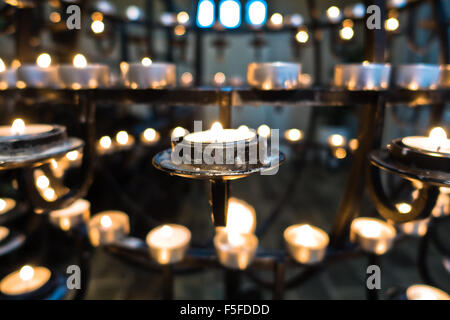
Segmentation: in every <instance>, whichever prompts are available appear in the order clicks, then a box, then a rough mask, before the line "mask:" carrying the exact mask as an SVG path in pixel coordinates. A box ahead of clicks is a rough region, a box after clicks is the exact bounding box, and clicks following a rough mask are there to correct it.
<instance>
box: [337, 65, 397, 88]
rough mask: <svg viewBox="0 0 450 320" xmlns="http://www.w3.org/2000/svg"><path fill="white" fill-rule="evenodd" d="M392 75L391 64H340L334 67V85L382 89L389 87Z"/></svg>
mask: <svg viewBox="0 0 450 320" xmlns="http://www.w3.org/2000/svg"><path fill="white" fill-rule="evenodd" d="M390 75H391V65H389V64H381V63H362V64H338V65H336V66H335V68H334V85H335V86H336V87H341V88H346V89H349V90H382V89H387V88H388V86H389V79H390Z"/></svg>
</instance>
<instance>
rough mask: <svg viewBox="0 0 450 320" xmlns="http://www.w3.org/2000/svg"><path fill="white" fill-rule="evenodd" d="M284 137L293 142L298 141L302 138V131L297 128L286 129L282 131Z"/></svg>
mask: <svg viewBox="0 0 450 320" xmlns="http://www.w3.org/2000/svg"><path fill="white" fill-rule="evenodd" d="M284 137H285V138H286V140H289V141H292V142H295V141H299V140H301V139H302V138H303V132H301V131H300V130H299V129H295V128H294V129H289V130H286V132H285V133H284Z"/></svg>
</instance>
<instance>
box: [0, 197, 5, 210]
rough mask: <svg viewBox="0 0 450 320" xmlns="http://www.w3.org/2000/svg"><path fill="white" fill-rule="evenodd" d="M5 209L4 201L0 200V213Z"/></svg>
mask: <svg viewBox="0 0 450 320" xmlns="http://www.w3.org/2000/svg"><path fill="white" fill-rule="evenodd" d="M5 208H6V201H5V200H3V199H1V198H0V211H3V210H4V209H5Z"/></svg>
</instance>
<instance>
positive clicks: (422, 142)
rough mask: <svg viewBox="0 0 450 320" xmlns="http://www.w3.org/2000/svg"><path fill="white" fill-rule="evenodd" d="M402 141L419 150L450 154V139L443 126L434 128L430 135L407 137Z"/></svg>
mask: <svg viewBox="0 0 450 320" xmlns="http://www.w3.org/2000/svg"><path fill="white" fill-rule="evenodd" d="M402 143H403V144H404V145H405V146H408V147H411V148H415V149H418V150H423V151H428V152H437V153H447V154H449V155H450V139H447V133H446V132H445V130H444V129H443V128H441V127H436V128H433V129H432V130H431V131H430V135H429V136H428V137H420V136H413V137H405V138H403V139H402Z"/></svg>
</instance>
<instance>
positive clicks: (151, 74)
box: [120, 57, 176, 89]
mask: <svg viewBox="0 0 450 320" xmlns="http://www.w3.org/2000/svg"><path fill="white" fill-rule="evenodd" d="M120 70H121V74H122V79H123V82H124V84H125V86H127V87H130V88H131V89H147V88H152V89H164V88H170V87H174V86H175V85H176V68H175V65H174V64H172V63H155V62H153V61H152V60H151V59H150V58H148V57H144V58H143V59H142V60H141V62H140V63H127V62H122V63H121V64H120Z"/></svg>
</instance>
